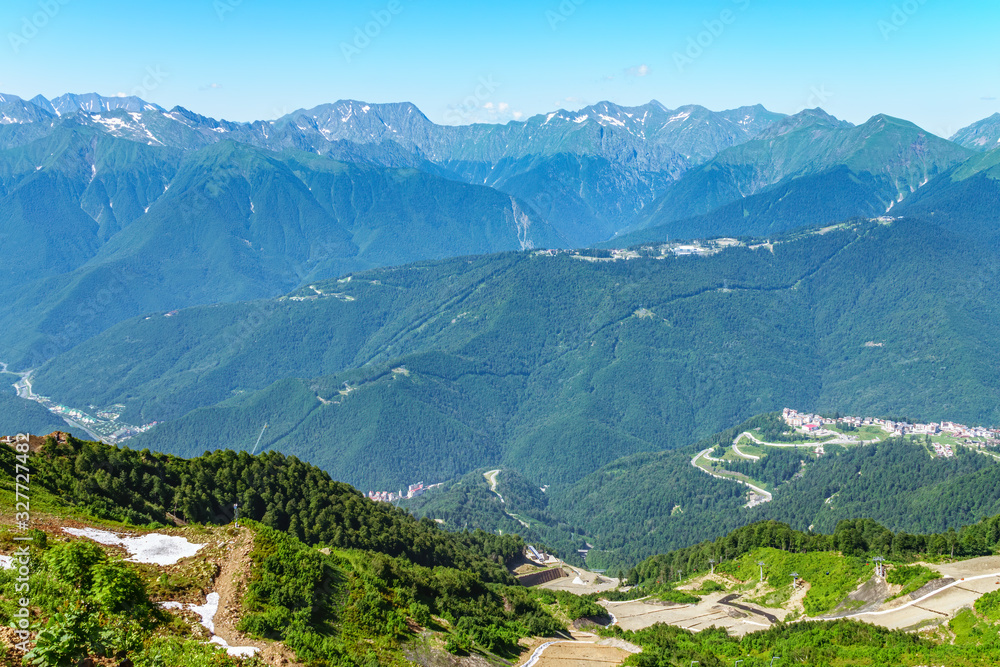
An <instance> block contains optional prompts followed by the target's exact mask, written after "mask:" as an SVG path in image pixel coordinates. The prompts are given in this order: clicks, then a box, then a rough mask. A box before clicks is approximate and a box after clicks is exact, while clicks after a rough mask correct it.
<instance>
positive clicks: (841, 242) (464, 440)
mask: <svg viewBox="0 0 1000 667" xmlns="http://www.w3.org/2000/svg"><path fill="white" fill-rule="evenodd" d="M776 240H777V241H779V242H777V243H775V244H774V245H773V246H763V247H761V246H756V247H755V249H751V248H750V247H746V246H745V247H738V248H731V249H728V250H725V251H722V252H720V253H717V254H715V255H712V256H708V257H668V258H665V259H663V258H654V257H641V256H640V257H638V258H636V259H632V260H628V261H588V260H587V259H586V258H585V257H583V256H573V255H570V254H560V255H558V256H555V257H550V256H547V255H542V254H538V253H521V254H507V255H499V256H489V257H479V258H469V259H461V260H448V261H442V262H434V263H425V264H418V265H411V266H407V267H401V268H397V269H378V270H374V271H370V272H365V273H363V274H356V275H353V276H351V277H350V280H347V279H346V278H345V279H343V280H339V281H327V282H320V283H315V289H312V288H305V289H303V290H300V291H298V292H294V293H293V294H292V295H291V296H290V297H289V298H284V299H278V300H272V301H263V302H254V303H247V304H233V305H224V306H213V307H204V308H193V309H188V310H183V311H180V312H179V313H177V315H176V316H173V317H163V316H162V315H156V316H152V317H151V318H148V319H147V318H140V319H138V320H132V321H128V322H125V323H122V324H120V325H118V326H117V327H115V328H113V329H111V330H109V331H108V332H106V333H105V334H103V335H101V336H99V337H97V338H94V339H93V340H91V341H88V342H86V343H84V344H82V345H80V346H78V347H76V348H75V349H73V350H71V351H70V352H68V353H66V354H64V355H62V356H61V357H59V358H57V359H56V360H54V361H53V362H51V363H49V364H48V365H47V366H46V367H44V368H42V369H41V370H40V371H39V373H38V375H37V379H36V388H37V389H36V391H37V392H38V393H41V394H43V395H47V396H51V397H53V398H55V399H57V400H58V401H60V402H63V403H65V404H68V405H89V404H94V405H97V406H101V405H113V404H117V403H121V404H125V405H126V409H125V413H124V416H123V418H124V419H126V420H128V421H130V422H131V423H148V422H150V421H154V420H157V421H164V420H170V421H167V422H166V423H165V424H163V425H161V426H158V427H156V428H155V429H153V430H152V431H150V432H149V433H147V434H144V435H143V436H141V437H139V439H137V440H136V443H138V446H143V447H147V446H148V447H150V448H153V449H159V450H162V451H173V452H178V453H185V454H197V453H200V452H202V451H204V450H206V449H214V448H216V447H218V446H219V444H220V443H219V440H218V439H217V436H216V434H218V433H226V434H227V435H228V439H227V443H238V444H237V445H236V446H238V447H245V448H249V447H252V446H253V443H255V442H256V440H257V437H258V435H259V434H260V432H261V429H262V427H263V426H264V424H265V423H267V424H269V428H268V429H267V431H266V432H265V435H264V438H263V440H262V442H261V447H263V448H275V449H278V450H280V451H283V452H287V453H293V454H295V455H297V456H300V457H302V458H305V459H307V460H310V461H312V462H314V463H316V464H317V465H320V466H321V467H324V468H325V469H327V470H328V471H329V472H330V473H331V474H333V475H334V476H335V477H336V478H338V479H342V480H345V481H349V482H351V483H354V484H357V485H359V486H361V487H363V488H373V489H375V488H386V489H398V488H399V487H400V486H405V485H407V484H410V483H414V482H417V481H421V480H422V481H425V482H428V483H433V482H439V481H445V480H448V479H454V478H457V477H459V476H461V475H463V474H466V473H467V472H469V471H471V470H475V469H477V468H480V467H483V466H492V467H497V466H502V465H506V466H508V467H513V468H515V469H517V470H518V471H519V472H521V473H523V474H525V475H526V476H528V477H529V478H530V479H532V480H533V481H534V482H535V483H536V484H537V485H538V486H543V485H546V484H551V485H558V484H568V483H572V482H574V481H576V480H578V479H580V478H581V477H583V476H585V475H586V474H588V473H590V472H592V471H594V470H597V469H598V468H600V467H601V466H602V465H605V464H608V463H610V462H612V461H614V460H615V459H618V458H621V457H622V456H627V455H630V454H633V453H636V452H642V451H662V450H666V449H671V448H676V447H681V446H685V445H688V444H690V443H691V442H692V441H695V440H697V439H699V438H702V437H707V436H709V435H711V434H712V433H715V432H718V431H720V430H721V429H724V428H728V427H730V426H732V425H733V424H737V423H740V422H742V421H744V420H746V419H748V418H750V417H751V416H753V415H755V414H759V413H762V412H767V411H771V410H778V409H781V408H783V407H786V406H790V405H794V406H797V407H799V408H800V409H803V410H811V411H823V410H826V411H830V412H833V411H835V410H840V411H843V412H848V413H851V414H900V413H904V414H911V415H914V416H915V417H922V418H924V419H927V420H930V419H953V420H957V421H963V422H965V423H975V422H984V423H993V422H1000V415H998V413H997V408H996V406H997V404H998V401H997V400H996V399H997V397H998V393H1000V387H998V381H997V376H996V374H995V372H994V371H993V369H994V368H996V367H997V366H998V365H1000V349H998V347H997V344H996V341H997V340H1000V336H998V335H997V334H998V333H1000V319H998V317H1000V315H998V313H997V311H996V308H995V304H993V302H992V300H991V298H990V296H989V293H988V291H985V290H983V289H982V288H981V287H978V286H976V285H975V284H974V283H972V282H970V280H969V276H970V275H971V276H980V277H982V280H983V281H984V283H989V282H990V281H992V280H994V279H995V277H996V273H997V264H996V260H995V253H994V250H993V249H992V248H990V247H989V246H986V245H982V244H970V243H968V242H967V239H966V237H965V236H961V235H957V234H954V233H952V232H950V231H949V230H948V229H944V228H941V227H938V226H936V225H934V224H932V223H930V222H927V221H925V220H920V219H903V220H896V221H895V222H893V223H892V224H879V223H874V222H858V223H855V224H852V225H845V226H840V227H837V228H835V229H833V230H826V233H811V234H802V233H800V234H796V235H793V236H789V237H785V238H782V239H776ZM601 252H603V251H594V254H596V255H599V254H601ZM655 254H657V255H658V254H659V253H658V252H657V253H655ZM528 313H530V314H531V317H526V314H528ZM146 350H156V351H157V352H156V354H154V355H148V354H145V352H144V351H146ZM942 360H947V361H946V362H942Z"/></svg>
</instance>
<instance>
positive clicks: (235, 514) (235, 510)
mask: <svg viewBox="0 0 1000 667" xmlns="http://www.w3.org/2000/svg"><path fill="white" fill-rule="evenodd" d="M233 521H235V522H236V527H237V528H239V527H240V505H239V503H233Z"/></svg>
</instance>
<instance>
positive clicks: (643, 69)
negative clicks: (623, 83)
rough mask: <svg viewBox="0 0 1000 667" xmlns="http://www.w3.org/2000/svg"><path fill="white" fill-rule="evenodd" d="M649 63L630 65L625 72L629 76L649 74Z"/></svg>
mask: <svg viewBox="0 0 1000 667" xmlns="http://www.w3.org/2000/svg"><path fill="white" fill-rule="evenodd" d="M649 72H650V69H649V65H645V64H643V65H636V66H635V67H629V68H628V69H626V70H625V74H627V75H628V76H640V77H641V76H649Z"/></svg>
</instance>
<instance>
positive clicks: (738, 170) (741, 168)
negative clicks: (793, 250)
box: [626, 110, 972, 240]
mask: <svg viewBox="0 0 1000 667" xmlns="http://www.w3.org/2000/svg"><path fill="white" fill-rule="evenodd" d="M971 155H972V152H971V151H970V150H969V149H966V148H963V147H961V146H959V145H957V144H954V143H951V142H950V141H947V140H945V139H941V138H939V137H936V136H934V135H932V134H930V133H928V132H926V131H924V130H922V129H920V128H919V127H917V126H916V125H914V124H912V123H909V122H907V121H903V120H900V119H898V118H892V117H889V116H885V115H879V116H875V117H873V118H871V119H870V120H869V121H868V122H866V123H864V124H863V125H859V126H856V127H855V126H850V125H849V124H844V123H843V122H840V121H837V120H836V119H834V118H832V117H831V116H828V115H827V114H825V113H824V112H822V111H821V110H809V111H804V112H802V113H800V114H797V115H796V116H792V117H789V118H786V119H784V120H782V121H779V122H778V123H776V124H775V125H773V126H771V127H770V128H768V129H767V130H766V131H765V132H763V133H762V134H761V135H760V136H759V137H757V138H756V139H754V140H752V141H749V142H746V143H744V144H740V145H738V146H734V147H732V148H728V149H726V150H724V151H722V152H720V153H719V154H718V155H717V156H715V157H714V158H712V159H711V160H710V161H708V162H706V163H705V164H704V165H701V166H699V167H697V168H695V169H693V170H691V171H689V172H688V173H686V174H685V175H684V178H683V179H681V180H680V181H678V182H677V184H676V185H674V186H673V187H671V188H670V189H669V190H668V191H667V192H666V193H665V194H664V196H663V197H661V198H660V199H658V200H657V201H656V202H655V203H654V204H653V205H652V206H651V207H649V209H648V210H647V211H644V212H643V214H642V215H641V216H640V218H639V220H638V222H637V223H636V225H635V227H637V228H640V229H642V228H647V227H659V230H660V231H658V232H657V236H660V237H661V238H659V239H657V240H663V238H662V236H663V234H666V233H670V234H671V236H672V237H674V238H678V237H681V238H683V237H700V236H707V235H722V236H738V235H743V234H760V233H773V232H776V231H781V230H786V229H792V228H795V227H801V226H803V225H808V224H817V223H819V222H823V221H835V220H838V219H844V218H848V217H852V216H860V215H866V216H870V215H882V214H884V213H885V212H887V211H889V210H891V209H892V208H893V207H894V206H896V205H898V204H899V202H901V201H904V200H905V199H906V198H907V197H909V196H910V195H911V194H912V193H913V192H914V191H916V190H917V189H918V188H920V187H921V186H923V185H924V184H926V183H927V182H928V181H929V180H931V179H933V178H934V177H936V176H938V175H939V174H941V173H943V172H945V171H947V170H948V169H949V168H951V167H953V166H954V165H956V164H958V163H960V162H962V161H964V160H965V159H967V158H969V157H970V156H971ZM845 194H846V195H848V196H844V195H845ZM753 195H759V196H758V197H753ZM748 198H749V199H748ZM746 199H748V201H746V202H745V204H746V205H745V206H744V205H743V204H744V201H743V200H746ZM827 200H829V204H830V206H831V208H830V209H827V210H824V205H825V204H826V203H827ZM727 205H730V206H729V208H728V209H724V210H721V211H719V212H718V213H719V215H718V216H716V215H708V214H710V213H713V212H715V211H716V210H717V209H722V208H723V207H726V206H727ZM817 216H819V219H817ZM669 223H679V224H673V225H672V224H669ZM671 230H673V231H671ZM626 238H628V237H626ZM637 238H641V237H637Z"/></svg>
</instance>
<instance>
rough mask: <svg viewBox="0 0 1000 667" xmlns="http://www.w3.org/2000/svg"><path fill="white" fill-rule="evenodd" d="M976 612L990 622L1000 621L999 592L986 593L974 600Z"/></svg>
mask: <svg viewBox="0 0 1000 667" xmlns="http://www.w3.org/2000/svg"><path fill="white" fill-rule="evenodd" d="M976 611H978V612H979V613H980V614H982V615H983V616H985V617H986V618H988V619H990V620H991V621H998V620H1000V591H993V592H992V593H987V594H986V595H984V596H982V597H981V598H979V599H978V600H976Z"/></svg>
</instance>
